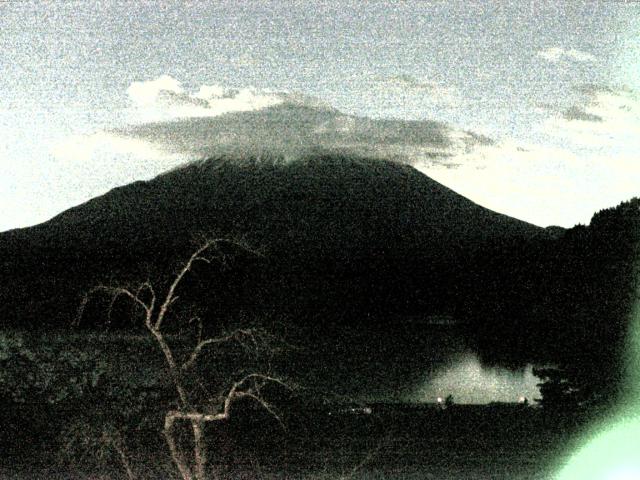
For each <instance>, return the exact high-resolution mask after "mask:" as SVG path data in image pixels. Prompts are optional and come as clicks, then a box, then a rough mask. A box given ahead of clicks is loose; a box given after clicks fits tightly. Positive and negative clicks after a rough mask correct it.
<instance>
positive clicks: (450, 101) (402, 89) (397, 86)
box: [377, 74, 460, 106]
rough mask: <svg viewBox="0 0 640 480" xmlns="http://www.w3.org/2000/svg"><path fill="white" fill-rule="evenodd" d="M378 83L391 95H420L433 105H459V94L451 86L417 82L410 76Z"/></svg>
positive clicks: (400, 76) (396, 77) (425, 81)
mask: <svg viewBox="0 0 640 480" xmlns="http://www.w3.org/2000/svg"><path fill="white" fill-rule="evenodd" d="M377 81H378V83H379V84H380V85H382V86H384V88H385V89H386V90H387V92H391V93H395V94H398V93H403V94H407V93H410V94H414V95H417V94H422V95H426V96H427V97H428V99H429V100H430V101H432V102H435V103H440V104H443V105H448V106H455V105H458V104H459V103H460V94H459V92H458V91H457V90H456V89H455V88H454V87H452V86H444V85H441V84H438V83H437V82H434V81H431V80H418V79H417V78H415V77H412V76H411V75H406V74H401V75H394V76H391V77H386V78H380V79H378V80H377Z"/></svg>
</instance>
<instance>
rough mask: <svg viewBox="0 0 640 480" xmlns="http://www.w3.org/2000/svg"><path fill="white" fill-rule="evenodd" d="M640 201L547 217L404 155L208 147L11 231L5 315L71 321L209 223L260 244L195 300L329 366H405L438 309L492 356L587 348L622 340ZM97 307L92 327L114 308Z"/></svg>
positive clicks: (167, 269) (192, 296)
mask: <svg viewBox="0 0 640 480" xmlns="http://www.w3.org/2000/svg"><path fill="white" fill-rule="evenodd" d="M634 215H636V216H637V204H635V203H629V204H626V205H623V206H621V207H620V208H619V209H617V210H615V211H611V212H608V213H607V212H604V213H603V214H600V216H596V217H594V222H592V225H591V226H590V227H577V228H575V229H572V230H569V231H566V232H565V231H563V230H562V229H557V228H554V229H542V228H539V227H536V226H533V225H531V224H527V223H525V222H522V221H519V220H516V219H513V218H510V217H507V216H505V215H501V214H498V213H495V212H492V211H490V210H487V209H485V208H482V207H480V206H478V205H476V204H474V203H473V202H471V201H470V200H468V199H466V198H464V197H462V196H460V195H458V194H456V193H455V192H453V191H452V190H450V189H448V188H446V187H444V186H443V185H441V184H439V183H437V182H435V181H434V180H432V179H430V178H428V177H427V176H425V175H423V174H421V173H420V172H418V171H416V170H415V169H413V168H411V167H409V166H406V165H400V164H397V163H394V162H387V161H380V160H368V159H363V158H346V157H344V156H336V155H318V156H309V157H308V158H306V159H301V160H296V161H292V162H285V161H282V160H279V159H272V158H253V159H238V158H219V159H210V160H207V161H203V162H199V163H193V164H190V165H187V166H185V167H183V168H179V169H176V170H174V171H171V172H168V173H166V174H164V175H161V176H159V177H157V178H155V179H153V180H151V181H148V182H136V183H134V184H131V185H127V186H125V187H121V188H117V189H114V190H112V191H110V192H109V193H107V194H106V195H103V196H101V197H98V198H95V199H93V200H91V201H89V202H87V203H85V204H83V205H80V206H78V207H75V208H73V209H70V210H68V211H66V212H64V213H62V214H60V215H58V216H57V217H55V218H53V219H52V220H50V221H48V222H46V223H44V224H41V225H38V226H35V227H32V228H26V229H20V230H14V231H10V232H5V233H3V234H2V235H0V258H1V262H2V264H1V269H2V270H1V276H2V284H1V285H0V319H1V321H2V324H3V325H5V326H27V327H30V328H32V327H36V326H45V327H47V328H49V327H66V326H68V325H70V323H71V321H72V319H73V318H74V316H75V313H76V310H77V308H78V305H79V304H80V301H81V299H82V297H83V295H84V294H85V292H87V291H88V289H89V288H90V287H91V286H93V285H96V284H98V283H108V284H114V283H115V284H122V283H123V282H135V281H142V280H145V279H147V278H149V279H151V280H152V281H154V282H155V283H156V284H157V285H161V284H162V279H166V278H167V277H168V275H170V274H171V272H174V271H175V267H176V265H177V264H179V263H180V262H181V261H184V259H186V258H187V257H188V256H189V254H190V253H191V251H193V249H194V248H195V247H196V246H197V245H198V241H201V240H202V239H204V238H206V237H209V236H212V235H213V236H216V237H221V236H222V237H225V236H229V237H234V238H242V239H243V240H244V241H246V242H247V243H248V244H249V245H251V246H253V247H254V248H256V249H258V250H260V252H261V253H262V256H261V257H257V258H256V257H252V256H243V255H239V254H238V255H236V254H235V253H234V255H232V257H233V258H234V260H232V261H231V262H230V264H229V265H228V266H227V268H226V269H224V271H219V270H217V269H216V270H213V271H212V270H206V271H205V270H198V271H197V272H195V275H194V280H191V283H189V284H187V287H188V288H185V291H184V292H182V293H181V298H182V300H181V302H182V305H183V306H184V308H186V305H187V304H189V303H190V304H195V305H197V308H198V312H199V313H201V314H202V315H204V317H205V318H206V321H207V322H209V324H210V325H215V324H216V322H220V321H221V320H222V321H223V322H232V321H240V320H238V319H246V318H251V319H255V318H261V319H263V320H262V321H266V322H267V323H269V322H271V323H273V321H274V319H277V321H278V324H280V325H281V324H284V325H285V330H286V331H287V334H289V335H291V336H293V337H295V339H296V341H297V342H298V343H306V344H307V345H314V348H316V349H317V352H323V353H317V354H316V355H314V359H315V360H316V361H317V362H318V367H319V369H324V370H327V369H331V368H333V367H330V366H329V365H330V364H331V365H334V364H342V363H343V360H345V359H349V361H347V360H345V362H347V363H348V364H350V365H362V363H363V362H365V363H368V364H369V365H371V371H378V372H379V371H380V369H381V368H383V367H381V366H383V365H386V367H384V368H387V369H389V376H393V375H394V372H398V371H401V370H403V369H405V366H401V365H396V364H398V363H411V362H412V360H411V359H412V358H413V357H416V356H418V357H419V356H420V355H418V354H417V353H416V352H418V351H419V350H420V349H421V348H424V347H425V343H424V341H423V340H424V338H426V337H428V336H429V335H430V332H432V331H433V329H434V326H433V325H432V323H434V319H435V318H438V319H442V318H446V319H448V320H447V321H450V322H452V323H455V324H458V325H464V327H460V328H464V329H465V331H466V332H467V334H468V337H469V338H470V341H471V343H472V344H473V346H474V348H476V349H477V350H478V351H480V353H481V354H482V355H483V357H484V358H485V359H486V360H488V361H494V362H501V363H513V364H519V363H522V362H525V361H531V360H535V361H545V360H553V359H556V358H557V356H558V355H559V354H561V353H562V352H566V351H567V348H568V347H570V348H572V349H573V350H571V351H573V352H577V351H583V347H584V345H586V344H590V345H591V344H592V343H593V342H590V341H588V338H590V336H591V333H590V332H594V331H596V332H598V334H599V335H600V337H599V339H598V342H596V343H597V344H598V345H600V344H601V343H602V342H604V344H606V345H607V352H608V355H614V352H615V351H616V349H617V348H618V347H619V345H620V342H621V339H622V338H623V333H624V330H625V324H624V322H625V318H626V317H625V315H624V312H625V311H626V310H625V309H626V308H627V303H628V302H627V298H628V290H629V288H628V285H630V280H629V279H630V278H631V277H630V276H631V274H632V272H631V270H629V268H627V266H628V265H631V264H632V263H633V262H630V261H629V260H630V258H631V254H632V250H633V248H631V246H632V245H633V241H632V236H629V235H631V234H630V233H629V232H631V230H632V229H631V227H630V225H631V223H629V222H630V220H629V219H630V218H632V217H633V218H635V216H634ZM634 221H636V220H634ZM228 253H231V252H228ZM187 290H188V291H187ZM625 302H627V303H625ZM98 307H99V306H96V307H95V308H94V310H90V312H91V313H92V315H90V317H91V318H89V320H87V322H88V323H89V324H91V323H94V324H99V323H101V322H102V321H104V315H103V314H102V313H101V309H100V308H98ZM101 308H102V310H103V309H104V306H102V307H101ZM122 310H123V311H121V312H120V313H121V317H122V318H125V317H127V316H128V315H129V314H130V313H131V312H130V310H126V309H122ZM185 314H186V312H185ZM265 318H266V319H267V320H264V319H265ZM116 322H117V320H116ZM121 322H122V321H121ZM123 325H124V324H123ZM607 342H608V343H607ZM600 346H601V345H600ZM407 348H411V350H409V351H408V350H407ZM372 352H373V353H374V354H376V355H377V357H379V358H377V357H376V355H373V357H372ZM306 360H309V359H306ZM332 362H333V363H332ZM391 364H394V365H396V366H394V367H393V368H391V367H390V366H389V365H391ZM420 368H424V363H422V364H421V366H420ZM370 373H371V372H370Z"/></svg>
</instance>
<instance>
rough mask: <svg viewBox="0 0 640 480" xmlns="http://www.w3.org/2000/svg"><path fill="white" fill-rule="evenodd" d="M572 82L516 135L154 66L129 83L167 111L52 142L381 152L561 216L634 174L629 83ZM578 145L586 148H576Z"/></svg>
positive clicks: (474, 191)
mask: <svg viewBox="0 0 640 480" xmlns="http://www.w3.org/2000/svg"><path fill="white" fill-rule="evenodd" d="M399 81H402V82H404V81H406V82H409V79H403V78H402V77H401V78H400V79H399ZM406 82H405V83H406ZM415 88H422V87H418V86H416V87H415ZM425 88H426V87H425ZM243 92H244V93H243ZM578 93H579V94H580V95H581V96H582V97H581V101H580V102H578V103H575V105H571V106H570V107H569V108H566V106H565V107H559V106H557V105H546V106H544V108H545V111H546V112H551V113H552V116H551V118H550V119H549V120H548V121H547V122H546V123H545V124H544V126H543V127H541V128H542V131H541V132H537V133H538V134H542V136H543V137H544V136H545V135H546V137H545V138H547V139H548V140H544V141H542V140H538V141H537V143H536V142H530V143H522V142H515V141H511V140H509V139H494V138H489V137H486V136H483V135H480V134H478V133H476V132H473V131H465V130H461V129H458V128H455V127H452V126H450V125H448V124H445V123H443V122H439V121H433V120H420V121H409V120H398V119H372V118H367V117H362V116H357V115H350V114H345V113H342V112H340V111H338V110H336V109H335V108H332V107H331V106H329V105H326V104H324V103H323V102H321V101H318V100H317V99H314V98H310V97H307V96H304V95H296V94H291V93H286V92H264V91H262V92H261V91H255V90H251V89H230V88H226V87H222V86H218V85H204V86H202V87H200V88H199V89H195V90H194V91H193V92H192V93H187V92H185V91H184V90H183V89H182V87H181V85H180V84H179V83H178V82H176V81H174V80H173V79H171V78H170V77H161V78H160V79H158V80H156V81H151V82H148V83H143V84H141V85H136V86H135V88H133V94H132V93H131V92H130V95H132V100H133V98H136V99H137V101H139V102H140V103H143V104H144V105H143V106H142V107H140V108H142V109H143V110H144V109H150V110H151V111H152V113H153V111H154V110H155V109H158V108H160V107H163V106H166V108H165V111H164V116H159V117H158V116H153V115H152V116H151V120H150V121H141V120H140V117H137V119H136V121H134V122H132V123H130V124H129V125H126V126H124V127H121V128H117V129H112V130H109V131H105V132H98V133H96V134H94V135H89V136H83V137H76V138H73V139H71V140H70V141H68V142H66V143H65V144H62V145H58V146H57V148H55V149H54V152H55V153H56V155H57V156H58V158H62V157H64V158H66V159H67V161H69V162H74V161H75V162H78V161H80V160H81V159H82V158H85V157H86V158H93V159H94V160H95V159H96V158H106V156H105V155H104V153H105V152H106V151H107V150H111V151H116V152H117V153H118V155H119V157H121V158H122V159H124V160H122V161H124V162H127V161H129V162H131V165H132V167H131V169H135V168H141V167H139V165H141V164H142V165H144V171H145V172H146V173H145V175H142V174H141V177H140V178H149V176H150V174H149V172H152V173H153V174H155V175H157V174H159V173H161V172H162V171H163V170H166V169H169V168H173V167H176V166H178V165H180V164H182V163H185V162H188V161H191V160H197V159H201V158H206V157H211V156H217V155H224V154H233V155H241V156H242V155H254V156H258V157H259V156H262V155H263V154H268V155H269V157H271V158H272V157H273V156H277V157H279V158H282V159H285V160H287V161H295V160H296V159H298V158H301V157H303V156H305V155H307V154H309V153H317V152H319V151H320V152H334V153H343V154H354V155H364V156H368V157H372V158H385V159H391V160H394V161H397V162H401V163H406V164H409V165H412V166H414V167H415V168H417V169H418V170H420V171H422V172H423V173H425V174H426V175H429V176H430V177H432V178H434V179H435V180H437V181H439V182H441V183H443V184H444V185H446V186H448V187H450V188H452V189H453V190H455V191H457V192H458V193H460V194H462V195H464V196H466V197H468V198H470V199H471V200H473V201H475V202H477V203H479V204H480V205H483V206H485V207H487V208H490V209H492V210H495V211H499V212H502V213H505V214H507V215H511V216H513V217H516V218H520V219H524V220H527V221H529V222H532V223H535V224H538V225H542V226H546V225H550V224H555V225H562V226H567V227H570V226H573V225H574V224H576V223H578V222H581V223H588V221H589V219H590V218H591V216H592V214H593V213H594V212H595V211H596V210H599V209H601V208H604V207H607V206H611V205H615V204H616V203H619V202H620V201H621V200H626V199H628V198H630V197H632V196H634V195H637V194H638V193H639V192H638V187H637V186H638V185H639V184H640V161H639V158H638V156H637V155H638V154H637V152H638V151H640V131H638V125H640V120H639V119H638V112H640V104H639V103H638V99H637V97H636V96H635V93H634V92H632V91H631V90H629V89H614V88H611V87H605V86H598V85H586V86H582V87H580V88H579V92H578ZM258 100H259V101H258ZM144 111H145V112H146V110H144ZM538 136H539V135H538ZM589 142H590V143H589ZM629 145H631V147H633V148H635V147H637V148H636V149H635V150H634V149H633V148H629ZM585 146H586V147H589V148H590V149H591V150H589V151H588V152H587V153H588V154H586V155H582V154H581V153H580V152H581V148H583V147H585ZM97 161H98V160H96V161H95V162H93V163H92V164H93V165H95V164H96V162H97ZM105 161H107V160H105ZM88 163H91V162H88ZM135 165H138V167H135ZM105 168H106V167H105Z"/></svg>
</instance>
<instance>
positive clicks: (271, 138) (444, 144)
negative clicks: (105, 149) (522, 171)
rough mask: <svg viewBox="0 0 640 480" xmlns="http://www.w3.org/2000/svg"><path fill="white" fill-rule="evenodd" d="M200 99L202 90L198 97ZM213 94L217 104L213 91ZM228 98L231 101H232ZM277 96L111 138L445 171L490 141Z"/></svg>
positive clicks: (190, 150)
mask: <svg viewBox="0 0 640 480" xmlns="http://www.w3.org/2000/svg"><path fill="white" fill-rule="evenodd" d="M207 88H209V87H207ZM200 92H203V89H202V88H201V90H200ZM177 93H179V92H177ZM207 95H208V92H206V91H205V92H204V93H202V94H200V93H199V94H198V98H201V97H202V96H207ZM214 95H215V96H216V98H219V97H220V91H216V92H214ZM232 98H233V99H234V100H236V99H238V95H233V96H232ZM277 98H278V100H279V102H278V103H276V104H274V105H269V106H266V107H263V108H259V109H253V110H244V111H242V110H234V111H230V112H226V113H225V114H219V115H216V116H213V115H193V116H190V117H174V118H171V119H170V120H162V121H153V122H145V123H140V124H133V125H130V126H128V127H125V128H121V129H117V130H114V131H113V132H112V133H113V134H114V135H117V136H118V137H122V138H130V139H135V140H137V141H141V142H146V143H148V144H150V145H152V146H153V147H154V148H156V149H158V150H161V151H164V152H167V153H170V154H180V155H187V156H189V157H191V158H203V157H209V156H215V155H218V154H224V153H230V152H239V153H251V152H267V151H268V152H270V153H275V154H279V155H282V156H285V157H287V158H295V157H299V156H301V155H304V154H305V153H306V152H309V151H310V150H313V151H318V150H322V151H339V152H343V153H354V154H358V155H368V156H372V157H385V158H393V159H396V160H398V161H402V162H407V163H415V162H428V163H434V164H436V163H446V164H448V165H452V163H451V162H450V161H449V158H450V157H453V156H455V155H457V154H459V153H464V152H467V151H469V150H470V149H472V148H473V147H474V145H476V144H490V143H491V142H492V140H491V139H489V138H488V137H485V136H482V135H479V134H475V133H473V132H465V131H460V130H456V129H454V128H452V127H450V126H448V125H446V124H445V123H442V122H436V121H407V120H391V119H371V118H366V117H359V116H355V115H346V114H343V113H341V112H339V111H338V110H335V109H333V108H331V107H329V106H327V105H324V104H322V102H319V101H317V100H315V99H311V98H308V97H304V96H300V95H292V94H286V93H279V94H277Z"/></svg>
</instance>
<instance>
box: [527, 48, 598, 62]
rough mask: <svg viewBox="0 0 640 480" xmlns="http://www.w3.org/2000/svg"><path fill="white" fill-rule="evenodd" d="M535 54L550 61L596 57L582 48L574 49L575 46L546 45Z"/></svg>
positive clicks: (582, 60)
mask: <svg viewBox="0 0 640 480" xmlns="http://www.w3.org/2000/svg"><path fill="white" fill-rule="evenodd" d="M536 54H537V56H538V57H540V58H543V59H545V60H546V61H548V62H552V63H557V62H560V61H561V60H569V61H575V62H595V61H597V58H596V57H595V56H594V55H593V54H591V53H589V52H584V51H582V50H576V49H575V48H570V49H565V48H562V47H548V48H545V49H543V50H539V51H538V52H537V53H536Z"/></svg>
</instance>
